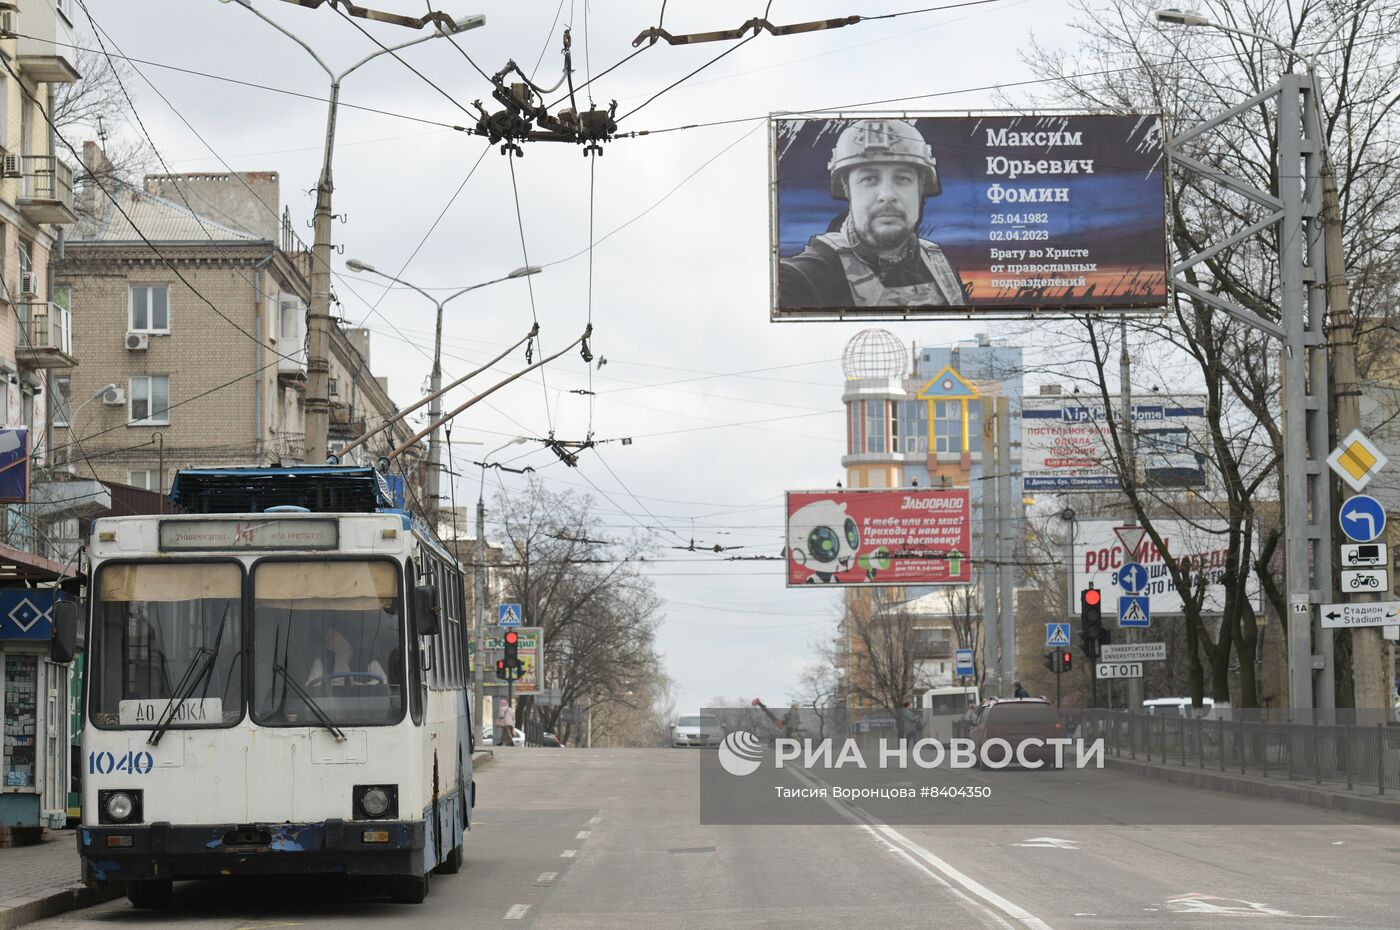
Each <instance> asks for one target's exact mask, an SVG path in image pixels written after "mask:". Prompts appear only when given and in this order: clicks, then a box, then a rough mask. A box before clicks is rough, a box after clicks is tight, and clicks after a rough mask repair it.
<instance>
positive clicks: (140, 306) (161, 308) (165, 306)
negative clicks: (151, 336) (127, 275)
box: [127, 284, 170, 333]
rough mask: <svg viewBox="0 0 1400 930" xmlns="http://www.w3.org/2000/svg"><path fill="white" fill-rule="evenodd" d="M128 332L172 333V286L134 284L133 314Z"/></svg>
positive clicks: (132, 289)
mask: <svg viewBox="0 0 1400 930" xmlns="http://www.w3.org/2000/svg"><path fill="white" fill-rule="evenodd" d="M127 331H128V332H132V333H168V332H170V285H168V284H133V285H132V286H131V314H130V317H129V318H128V326H127Z"/></svg>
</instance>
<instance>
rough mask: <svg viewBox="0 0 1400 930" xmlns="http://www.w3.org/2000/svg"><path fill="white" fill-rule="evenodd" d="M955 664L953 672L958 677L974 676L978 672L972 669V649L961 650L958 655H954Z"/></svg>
mask: <svg viewBox="0 0 1400 930" xmlns="http://www.w3.org/2000/svg"><path fill="white" fill-rule="evenodd" d="M953 662H954V669H953V671H954V672H955V673H956V674H958V675H973V674H975V673H976V671H977V670H976V669H975V668H973V667H972V650H971V649H959V650H958V651H957V652H956V653H954V660H953Z"/></svg>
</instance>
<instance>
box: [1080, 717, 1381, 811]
mask: <svg viewBox="0 0 1400 930" xmlns="http://www.w3.org/2000/svg"><path fill="white" fill-rule="evenodd" d="M1078 722H1079V735H1080V736H1081V737H1083V738H1085V739H1092V738H1096V737H1102V738H1103V740H1104V747H1105V750H1106V751H1107V752H1111V753H1113V754H1114V755H1115V756H1118V757H1123V756H1127V757H1128V758H1131V759H1140V760H1141V761H1145V762H1154V763H1160V764H1163V765H1175V766H1181V767H1191V766H1194V767H1196V768H1200V769H1207V768H1210V769H1216V770H1218V771H1221V772H1237V773H1239V774H1241V775H1260V776H1263V777H1265V778H1279V779H1282V780H1287V781H1312V782H1314V783H1315V784H1318V785H1329V786H1331V787H1334V788H1341V787H1343V786H1345V787H1346V789H1347V790H1349V791H1374V792H1375V793H1377V794H1385V793H1386V792H1387V791H1391V792H1400V726H1394V725H1389V724H1385V723H1376V724H1373V725H1365V724H1337V723H1321V722H1316V723H1298V722H1294V721H1289V720H1267V719H1259V720H1249V719H1244V720H1228V719H1224V718H1221V719H1208V718H1200V717H1157V716H1152V715H1150V714H1131V713H1123V712H1114V711H1084V712H1081V713H1080V714H1079V715H1078Z"/></svg>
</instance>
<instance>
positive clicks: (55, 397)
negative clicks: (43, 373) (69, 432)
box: [49, 375, 73, 426]
mask: <svg viewBox="0 0 1400 930" xmlns="http://www.w3.org/2000/svg"><path fill="white" fill-rule="evenodd" d="M72 392H73V379H72V378H71V377H70V376H68V375H55V376H54V377H52V378H50V379H49V403H51V404H52V405H53V407H52V409H51V410H50V411H49V419H50V420H51V421H52V422H53V425H54V426H67V425H68V423H69V419H68V418H69V417H70V416H71V415H72V414H71V411H72V409H73V406H72V401H71V400H70V397H71V396H72Z"/></svg>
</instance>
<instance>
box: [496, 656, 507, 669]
mask: <svg viewBox="0 0 1400 930" xmlns="http://www.w3.org/2000/svg"><path fill="white" fill-rule="evenodd" d="M496 668H497V670H499V671H505V668H506V660H505V659H497V660H496Z"/></svg>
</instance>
